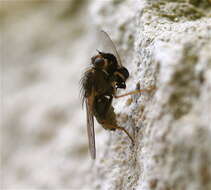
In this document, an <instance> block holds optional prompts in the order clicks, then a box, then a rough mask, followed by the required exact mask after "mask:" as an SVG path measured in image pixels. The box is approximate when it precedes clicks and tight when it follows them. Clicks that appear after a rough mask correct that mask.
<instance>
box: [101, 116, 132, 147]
mask: <svg viewBox="0 0 211 190" xmlns="http://www.w3.org/2000/svg"><path fill="white" fill-rule="evenodd" d="M101 124H102V126H103V128H105V129H110V130H115V129H119V130H121V131H124V132H125V133H126V134H127V136H128V137H129V138H130V140H131V142H132V144H133V145H134V140H133V138H132V136H131V135H130V134H129V133H128V131H127V130H126V129H125V128H123V127H120V126H118V125H113V124H110V123H108V122H107V121H106V120H103V121H101Z"/></svg>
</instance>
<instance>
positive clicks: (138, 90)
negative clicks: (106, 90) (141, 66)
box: [114, 86, 156, 98]
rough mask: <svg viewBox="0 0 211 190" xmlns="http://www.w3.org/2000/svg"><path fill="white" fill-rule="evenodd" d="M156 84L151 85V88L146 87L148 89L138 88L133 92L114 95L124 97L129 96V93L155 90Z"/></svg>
mask: <svg viewBox="0 0 211 190" xmlns="http://www.w3.org/2000/svg"><path fill="white" fill-rule="evenodd" d="M155 88H156V87H155V86H151V87H150V88H146V89H137V90H133V91H131V92H128V93H125V94H122V95H118V96H117V95H114V97H115V98H122V97H125V96H128V95H133V94H138V93H141V92H151V91H152V90H155Z"/></svg>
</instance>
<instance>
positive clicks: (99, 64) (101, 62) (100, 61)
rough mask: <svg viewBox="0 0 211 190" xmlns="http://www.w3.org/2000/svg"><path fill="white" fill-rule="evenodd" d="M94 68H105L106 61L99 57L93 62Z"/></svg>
mask: <svg viewBox="0 0 211 190" xmlns="http://www.w3.org/2000/svg"><path fill="white" fill-rule="evenodd" d="M93 64H94V66H95V67H97V68H102V67H104V64H105V61H104V59H103V58H101V57H97V58H96V59H95V60H94V62H93Z"/></svg>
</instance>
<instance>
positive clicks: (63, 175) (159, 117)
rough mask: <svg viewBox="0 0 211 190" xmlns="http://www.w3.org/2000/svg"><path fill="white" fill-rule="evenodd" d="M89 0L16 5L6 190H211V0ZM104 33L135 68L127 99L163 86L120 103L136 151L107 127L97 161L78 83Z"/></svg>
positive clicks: (6, 102)
mask: <svg viewBox="0 0 211 190" xmlns="http://www.w3.org/2000/svg"><path fill="white" fill-rule="evenodd" d="M84 2H85V1H80V3H82V5H83V6H75V5H79V4H75V3H76V1H63V2H62V3H61V2H60V3H58V2H56V3H52V2H51V3H46V4H42V3H41V5H42V6H40V5H39V6H37V7H34V6H32V8H31V9H30V7H31V5H30V6H29V5H28V6H29V7H28V8H25V7H24V6H23V5H20V4H16V6H17V7H18V8H19V11H17V14H18V15H19V16H18V17H17V15H16V13H13V14H11V16H8V15H7V14H6V15H7V16H6V17H4V21H6V22H5V23H6V25H4V26H5V27H4V31H1V32H2V33H1V34H2V36H3V35H4V38H2V39H1V43H2V42H3V45H4V46H2V47H3V50H4V51H3V52H4V53H3V54H2V55H3V57H2V58H3V60H4V62H3V63H4V64H3V67H2V68H3V72H2V73H3V78H2V81H3V83H2V84H3V98H2V100H3V101H2V102H3V104H2V105H3V108H4V109H2V110H3V114H4V115H3V126H4V128H2V131H3V132H4V133H3V134H4V135H3V141H2V148H3V151H2V161H3V162H2V164H3V165H2V166H3V170H2V171H3V172H2V174H3V175H2V177H3V184H2V185H3V188H4V189H18V188H19V189H27V190H28V189H47V188H48V189H71V190H78V189H80V190H81V189H82V190H83V189H84V190H88V189H102V190H104V189H105V190H108V189H109V190H128V189H129V190H130V189H131V190H149V189H151V190H154V189H157V190H177V189H178V190H180V189H188V190H209V189H211V152H210V147H211V125H210V123H209V121H210V120H211V94H210V90H211V54H210V52H211V17H210V11H211V5H210V1H209V0H203V1H197V0H178V1H167V0H162V1H161V0H150V1H149V0H148V1H146V0H135V1H132V0H131V1H130V0H124V1H119V0H95V1H92V2H90V3H88V4H86V3H84ZM38 4H39V3H38ZM73 5H74V6H73ZM4 6H5V7H4V9H5V10H11V4H10V6H8V5H7V4H5V5H4ZM13 6H14V4H13ZM8 7H9V8H8ZM17 7H16V9H17ZM72 7H73V8H72ZM21 8H22V10H24V11H22V10H21ZM46 10H51V11H49V12H48V13H47V12H46ZM74 10H77V11H74ZM27 11H29V12H30V14H29V15H30V16H28V17H27V19H26V18H24V17H23V15H26V14H27V13H28V12H27ZM84 15H85V16H84ZM14 16H16V17H17V18H18V20H15V19H14V18H13V17H14ZM26 29H27V30H26ZM96 29H104V30H105V31H107V32H108V33H109V34H110V36H111V38H112V39H113V40H114V42H115V43H116V45H117V47H118V49H119V52H120V55H121V57H122V60H123V64H124V65H125V66H126V67H128V69H129V71H130V74H131V77H130V79H129V81H128V83H127V90H126V91H130V90H133V89H135V88H136V86H137V85H138V84H139V85H140V87H141V88H146V87H149V86H150V85H156V87H157V89H156V90H155V91H154V92H152V93H150V94H147V93H143V94H141V95H133V96H130V97H125V98H122V99H118V100H115V101H114V106H115V111H116V113H117V114H118V120H119V124H120V125H121V126H123V127H126V128H127V129H128V130H129V131H130V133H131V134H133V135H134V138H135V146H132V145H131V143H130V140H129V139H128V138H127V136H125V134H123V133H122V132H118V131H117V132H109V131H105V130H104V129H102V128H101V127H100V126H99V125H96V140H97V159H96V161H95V162H92V161H91V159H90V156H89V153H88V144H87V137H86V128H85V125H86V123H85V114H84V113H83V111H82V109H81V105H80V100H79V98H78V90H79V87H78V81H79V79H80V75H79V73H82V71H83V70H84V68H85V67H86V65H87V64H88V62H89V58H90V56H91V55H92V53H93V50H95V47H96V46H97V45H98V41H97V42H96V37H95V33H94V31H95V30H96ZM23 34H24V35H23ZM11 52H13V53H12V54H11ZM119 93H123V91H120V92H119Z"/></svg>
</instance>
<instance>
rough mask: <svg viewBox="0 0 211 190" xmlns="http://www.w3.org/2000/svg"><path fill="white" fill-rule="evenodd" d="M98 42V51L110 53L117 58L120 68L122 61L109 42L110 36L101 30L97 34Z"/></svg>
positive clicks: (110, 41) (112, 44) (111, 42)
mask: <svg viewBox="0 0 211 190" xmlns="http://www.w3.org/2000/svg"><path fill="white" fill-rule="evenodd" d="M99 38H100V39H99V41H100V43H99V44H100V47H99V50H100V51H102V52H104V53H112V54H114V56H115V57H116V58H117V62H118V64H119V65H120V66H122V61H121V58H120V56H119V53H118V51H117V49H116V46H115V45H114V43H113V41H112V40H111V38H110V36H109V35H108V34H107V33H106V32H105V31H103V30H101V31H100V33H99Z"/></svg>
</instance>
